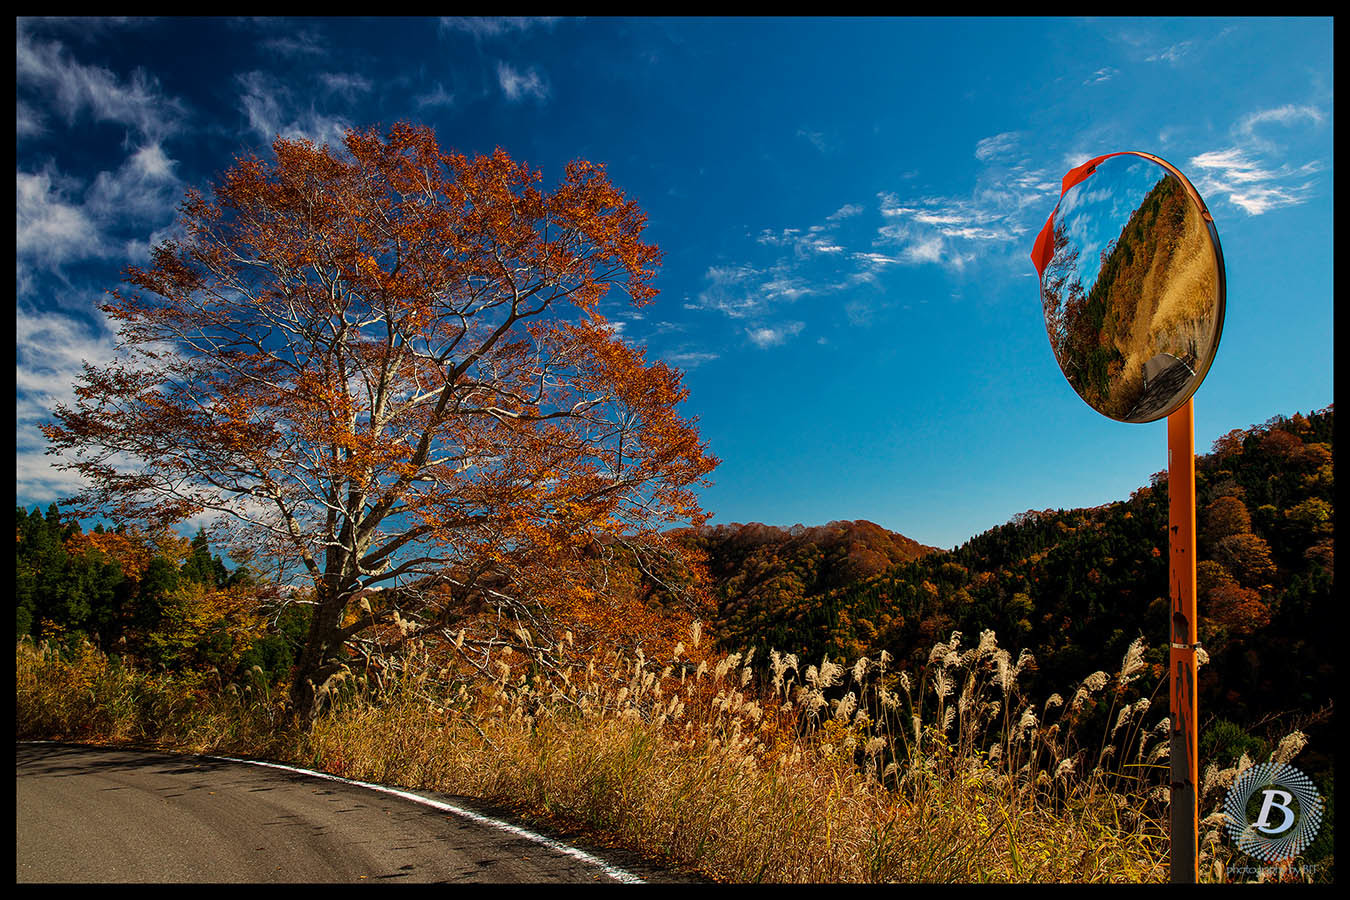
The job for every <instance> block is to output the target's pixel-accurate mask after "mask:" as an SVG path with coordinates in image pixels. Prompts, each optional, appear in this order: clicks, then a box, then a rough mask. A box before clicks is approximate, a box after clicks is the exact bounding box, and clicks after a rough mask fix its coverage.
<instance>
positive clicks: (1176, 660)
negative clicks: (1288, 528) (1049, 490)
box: [1167, 399, 1200, 884]
mask: <svg viewBox="0 0 1350 900" xmlns="http://www.w3.org/2000/svg"><path fill="white" fill-rule="evenodd" d="M1194 403H1195V401H1194V400H1193V399H1191V400H1187V401H1186V403H1185V404H1184V405H1182V406H1181V407H1180V408H1179V409H1177V411H1176V412H1174V413H1172V414H1171V415H1170V416H1168V417H1167V496H1168V536H1169V538H1170V543H1171V547H1170V551H1171V552H1170V559H1171V579H1170V585H1171V595H1172V629H1171V630H1172V638H1171V644H1172V646H1171V652H1170V655H1169V661H1168V662H1169V665H1168V669H1169V671H1170V672H1171V682H1172V684H1171V694H1172V735H1171V738H1172V742H1171V747H1170V757H1171V758H1170V765H1171V782H1172V802H1171V813H1172V815H1171V819H1172V820H1171V838H1172V840H1171V845H1172V849H1171V880H1172V883H1173V884H1194V883H1195V882H1196V881H1197V880H1198V878H1199V874H1200V872H1199V854H1198V853H1197V850H1198V845H1197V836H1198V831H1199V829H1198V819H1199V799H1198V797H1197V796H1196V792H1197V788H1196V785H1197V784H1198V783H1199V774H1200V772H1199V766H1200V761H1199V742H1198V740H1197V734H1196V729H1197V724H1196V714H1197V704H1196V683H1195V675H1196V662H1195V647H1196V609H1195V563H1196V559H1195V405H1194Z"/></svg>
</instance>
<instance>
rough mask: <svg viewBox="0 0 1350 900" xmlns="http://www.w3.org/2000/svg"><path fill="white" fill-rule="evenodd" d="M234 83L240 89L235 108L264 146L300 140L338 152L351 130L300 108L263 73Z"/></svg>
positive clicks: (310, 109)
mask: <svg viewBox="0 0 1350 900" xmlns="http://www.w3.org/2000/svg"><path fill="white" fill-rule="evenodd" d="M235 80H236V82H238V84H239V86H240V87H241V88H242V89H243V93H242V94H240V97H239V106H240V108H241V109H242V110H243V112H244V115H245V116H247V117H248V127H249V129H250V130H252V131H254V132H255V133H257V134H258V136H259V137H261V138H262V139H263V140H264V141H266V142H267V144H269V145H270V144H271V143H272V141H274V140H276V138H277V137H283V138H286V139H288V140H295V139H297V138H304V139H306V140H309V141H312V142H314V143H316V144H320V145H323V144H327V145H328V146H329V147H331V148H332V149H333V150H334V151H335V152H341V150H342V146H343V145H342V139H343V138H344V137H345V136H346V134H347V131H348V130H349V129H350V128H351V127H352V125H351V122H350V121H348V120H347V119H346V118H345V117H343V116H330V115H325V114H323V113H320V112H318V111H317V110H315V109H314V107H313V106H312V105H309V106H306V105H304V103H303V101H297V100H296V98H295V93H294V92H293V91H292V90H291V89H290V88H289V87H288V86H287V85H285V84H284V83H282V82H281V81H280V80H279V79H277V78H275V77H274V76H272V75H269V74H267V73H266V72H258V71H253V72H244V73H241V74H239V75H236V76H235Z"/></svg>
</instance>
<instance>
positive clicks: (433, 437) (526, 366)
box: [45, 124, 716, 717]
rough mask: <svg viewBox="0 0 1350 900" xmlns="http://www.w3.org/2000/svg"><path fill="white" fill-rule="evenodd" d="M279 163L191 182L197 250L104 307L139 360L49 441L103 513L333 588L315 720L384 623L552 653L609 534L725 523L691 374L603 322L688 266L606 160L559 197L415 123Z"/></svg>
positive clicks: (184, 251)
mask: <svg viewBox="0 0 1350 900" xmlns="http://www.w3.org/2000/svg"><path fill="white" fill-rule="evenodd" d="M272 149H273V151H274V154H275V161H272V162H265V161H263V160H261V159H258V158H256V157H243V158H239V159H237V160H236V161H235V163H234V165H233V166H232V167H231V168H230V169H228V170H227V171H226V172H225V173H224V175H223V177H222V178H221V180H220V182H219V183H218V184H217V185H215V186H214V188H213V189H211V190H208V191H204V192H198V191H190V192H189V193H188V195H187V197H186V200H185V202H184V204H183V205H182V207H181V211H182V215H181V226H182V233H183V235H184V236H183V237H182V238H181V239H180V240H171V241H167V242H165V243H163V244H161V245H160V246H158V247H157V248H155V250H154V251H153V254H152V263H151V265H149V266H148V267H133V268H130V269H128V270H127V273H126V279H125V280H126V285H127V286H126V287H124V288H123V289H120V290H117V291H113V292H112V293H111V299H110V301H109V302H108V303H107V304H106V305H105V306H104V310H105V311H106V312H107V314H108V315H109V316H110V318H111V319H113V320H114V321H115V322H116V323H117V324H118V326H119V336H120V349H121V351H122V354H121V356H120V357H119V358H118V359H117V360H116V361H114V362H113V363H111V364H109V365H107V366H104V367H91V366H86V369H85V372H84V374H83V376H82V377H81V379H80V382H79V384H78V385H77V388H76V400H75V402H74V403H73V405H71V406H62V407H59V408H58V409H57V410H56V412H55V421H54V422H53V423H51V424H49V425H48V426H47V427H46V429H45V430H46V434H47V436H48V438H49V440H50V442H51V452H53V453H60V454H62V455H63V457H64V458H65V459H66V460H67V461H66V462H65V464H64V465H65V467H66V468H71V469H74V470H76V471H78V472H79V473H80V474H81V475H82V476H83V477H84V479H85V481H86V484H87V485H88V486H89V487H88V489H87V490H86V491H85V492H84V493H83V494H81V495H80V496H78V497H77V498H75V502H77V503H79V504H80V505H81V507H82V508H84V509H94V508H98V509H102V510H105V511H110V512H111V514H112V515H114V516H115V517H116V518H117V519H118V520H129V519H137V520H140V521H148V522H153V523H158V524H164V523H171V522H181V521H183V520H185V519H187V518H190V517H193V516H198V515H200V514H202V513H208V514H214V515H216V516H218V517H219V519H220V521H223V522H225V523H227V525H228V528H227V529H226V533H224V534H222V535H221V538H222V539H224V540H227V541H228V542H229V543H230V544H231V545H233V546H234V547H235V548H236V549H238V550H244V551H247V552H248V553H249V554H250V559H251V566H252V568H253V569H254V571H257V572H261V571H262V569H263V563H264V562H266V563H267V564H268V567H269V568H268V574H269V575H270V577H271V578H272V579H274V580H275V581H277V582H279V583H283V584H285V583H290V584H292V585H298V586H304V587H306V588H307V590H306V591H305V592H304V593H303V595H299V596H305V597H312V598H313V599H312V601H310V602H312V604H313V610H312V613H313V614H312V616H311V618H310V625H309V629H308V633H307V636H306V639H305V641H304V645H303V647H302V649H301V652H300V654H299V659H298V663H297V667H296V670H295V674H294V679H293V684H292V699H293V701H294V704H295V709H296V711H297V713H298V714H299V715H300V716H302V717H305V716H308V715H311V714H312V713H313V712H314V711H315V708H316V695H318V694H321V693H322V692H323V688H324V685H325V684H326V682H327V681H328V680H329V679H330V678H331V677H332V676H334V675H335V674H337V673H338V672H339V671H340V670H341V667H342V665H343V656H344V652H345V651H344V648H345V647H347V646H348V645H349V644H350V643H351V642H354V641H358V640H360V639H361V638H362V636H364V635H369V634H371V633H372V632H373V631H375V630H377V629H380V628H381V626H388V625H389V623H394V624H396V625H397V626H398V633H401V634H402V635H404V636H407V635H410V634H423V633H426V632H428V631H433V630H442V631H444V630H445V629H448V628H449V627H450V626H452V625H454V624H456V623H457V622H458V621H461V620H463V619H464V618H465V617H466V616H468V615H469V614H471V613H473V612H475V611H478V612H482V611H484V610H487V611H491V612H494V613H496V614H497V615H496V616H495V617H494V618H495V619H496V620H497V621H500V622H502V623H503V624H505V625H506V626H508V627H509V628H510V629H511V630H513V631H514V632H515V633H517V634H524V635H526V636H527V639H529V640H534V641H543V640H546V639H547V635H545V634H543V633H542V632H545V631H547V621H548V620H547V613H548V612H549V610H550V609H557V608H558V606H559V605H561V604H565V603H566V602H568V596H569V592H571V591H573V590H575V589H576V588H577V586H578V585H577V582H578V579H579V578H580V577H581V576H580V574H579V573H580V572H582V571H583V569H584V568H585V567H584V566H580V565H579V564H578V560H579V559H580V558H581V557H582V556H583V555H584V554H585V553H586V552H588V548H589V551H591V552H592V554H593V550H594V547H595V546H596V545H597V544H603V545H604V546H605V547H606V548H608V549H613V548H614V547H624V548H629V549H631V550H633V551H634V552H635V553H636V554H637V556H636V558H637V559H639V560H642V559H643V558H644V557H643V554H650V553H663V552H667V550H668V547H666V546H665V545H664V544H663V537H662V532H663V530H664V529H666V528H667V526H669V525H672V524H678V523H683V522H690V523H693V524H700V523H701V522H702V521H703V520H704V518H705V516H704V515H703V513H702V512H701V511H700V509H699V506H698V503H697V501H696V498H695V495H694V493H693V488H694V486H695V485H697V484H699V483H701V482H702V480H703V479H704V477H705V476H706V475H707V474H708V472H710V471H711V469H712V468H713V466H714V465H715V464H716V460H715V459H713V458H712V457H711V456H709V455H708V453H707V449H706V446H705V445H703V444H702V443H701V441H700V439H699V435H698V432H697V430H696V429H695V427H694V423H693V422H692V421H691V420H689V419H687V418H684V417H682V416H681V415H680V414H679V412H678V410H677V407H678V404H679V403H680V402H681V401H682V400H683V399H684V397H685V393H686V392H685V391H684V389H683V388H682V387H681V384H680V375H679V373H678V372H676V371H674V370H672V369H671V368H669V367H667V366H666V365H664V364H663V363H660V362H648V361H647V360H646V359H645V356H644V353H643V352H642V351H641V350H640V349H638V348H635V347H633V346H630V345H628V344H626V343H624V342H623V341H621V340H620V339H618V338H617V336H616V334H615V330H614V329H613V328H612V327H610V326H609V325H608V324H607V322H606V320H605V318H604V316H603V315H602V312H601V305H602V301H604V300H605V299H606V297H607V293H608V292H609V291H610V289H611V288H617V289H618V290H619V291H620V292H622V294H624V295H626V298H627V301H628V302H630V303H632V304H634V305H637V306H641V305H644V304H646V303H647V302H649V301H650V300H651V299H652V298H653V296H654V295H655V294H656V291H655V289H654V288H653V287H652V279H653V277H654V274H655V268H656V266H657V265H658V263H659V251H658V249H657V248H656V247H655V246H653V245H651V244H648V243H643V241H642V239H641V237H642V231H643V228H644V226H645V215H644V214H643V213H642V212H641V211H640V210H639V208H638V207H637V205H636V204H635V203H634V202H632V201H631V200H628V199H627V198H625V196H624V195H623V194H622V193H621V192H620V191H619V190H618V189H616V188H615V187H614V186H613V185H612V184H611V183H610V181H609V180H608V178H607V176H606V174H605V171H604V169H603V168H602V167H601V166H597V165H593V164H591V163H587V162H574V163H571V164H569V165H568V166H567V167H566V170H565V173H564V176H563V178H562V180H561V182H560V183H559V184H558V185H557V187H556V188H554V189H553V190H551V191H547V190H544V189H542V188H541V186H540V184H541V181H542V178H541V175H540V173H538V172H536V171H532V170H531V169H530V168H528V167H527V166H525V165H523V164H520V163H517V162H514V161H513V160H511V159H510V158H509V157H508V155H507V154H506V153H505V152H504V151H502V150H500V149H499V150H497V151H496V152H494V153H493V154H491V155H487V156H477V157H474V158H467V157H465V156H462V155H459V154H456V153H453V152H445V151H442V149H441V148H440V147H439V146H438V145H437V142H436V140H435V137H434V135H433V134H432V133H431V131H430V130H429V129H427V128H423V127H415V126H410V125H403V124H400V125H396V126H395V127H393V128H392V129H390V130H389V131H388V132H387V133H381V132H380V131H378V130H376V129H370V130H365V131H361V130H352V131H350V132H349V133H348V134H347V135H346V137H345V139H344V141H343V147H342V148H339V149H338V150H336V151H335V150H333V149H331V148H329V147H328V146H323V147H318V146H315V145H314V144H312V143H310V142H308V141H304V140H281V139H278V140H277V141H276V142H275V143H274V144H273V147H272ZM378 589H388V590H386V591H384V592H383V593H380V594H379V595H378V596H376V595H374V594H372V591H375V590H378ZM372 597H375V599H376V602H373V603H372V602H371V598H372ZM386 630H387V629H386Z"/></svg>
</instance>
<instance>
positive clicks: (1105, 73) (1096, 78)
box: [1083, 66, 1120, 84]
mask: <svg viewBox="0 0 1350 900" xmlns="http://www.w3.org/2000/svg"><path fill="white" fill-rule="evenodd" d="M1119 74H1120V70H1119V69H1115V68H1112V67H1111V66H1104V67H1102V68H1100V69H1098V70H1097V71H1095V72H1093V73H1092V75H1091V76H1089V77H1088V79H1087V81H1084V82H1083V84H1103V83H1105V82H1107V81H1110V80H1111V79H1112V78H1115V77H1116V76H1117V75H1119Z"/></svg>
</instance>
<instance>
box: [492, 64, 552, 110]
mask: <svg viewBox="0 0 1350 900" xmlns="http://www.w3.org/2000/svg"><path fill="white" fill-rule="evenodd" d="M497 81H498V82H499V83H500V84H501V87H502V92H503V93H504V94H506V99H508V100H510V101H511V102H513V103H515V102H518V101H520V100H525V99H527V98H529V97H533V98H534V99H536V100H539V101H543V100H547V99H548V94H549V88H548V84H547V83H546V82H545V81H544V79H543V78H542V77H541V76H540V74H539V72H538V71H536V70H535V69H534V67H530V68H529V69H527V70H525V71H524V72H521V71H519V70H517V69H516V68H515V67H514V66H512V65H511V64H510V63H507V62H499V63H497Z"/></svg>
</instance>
